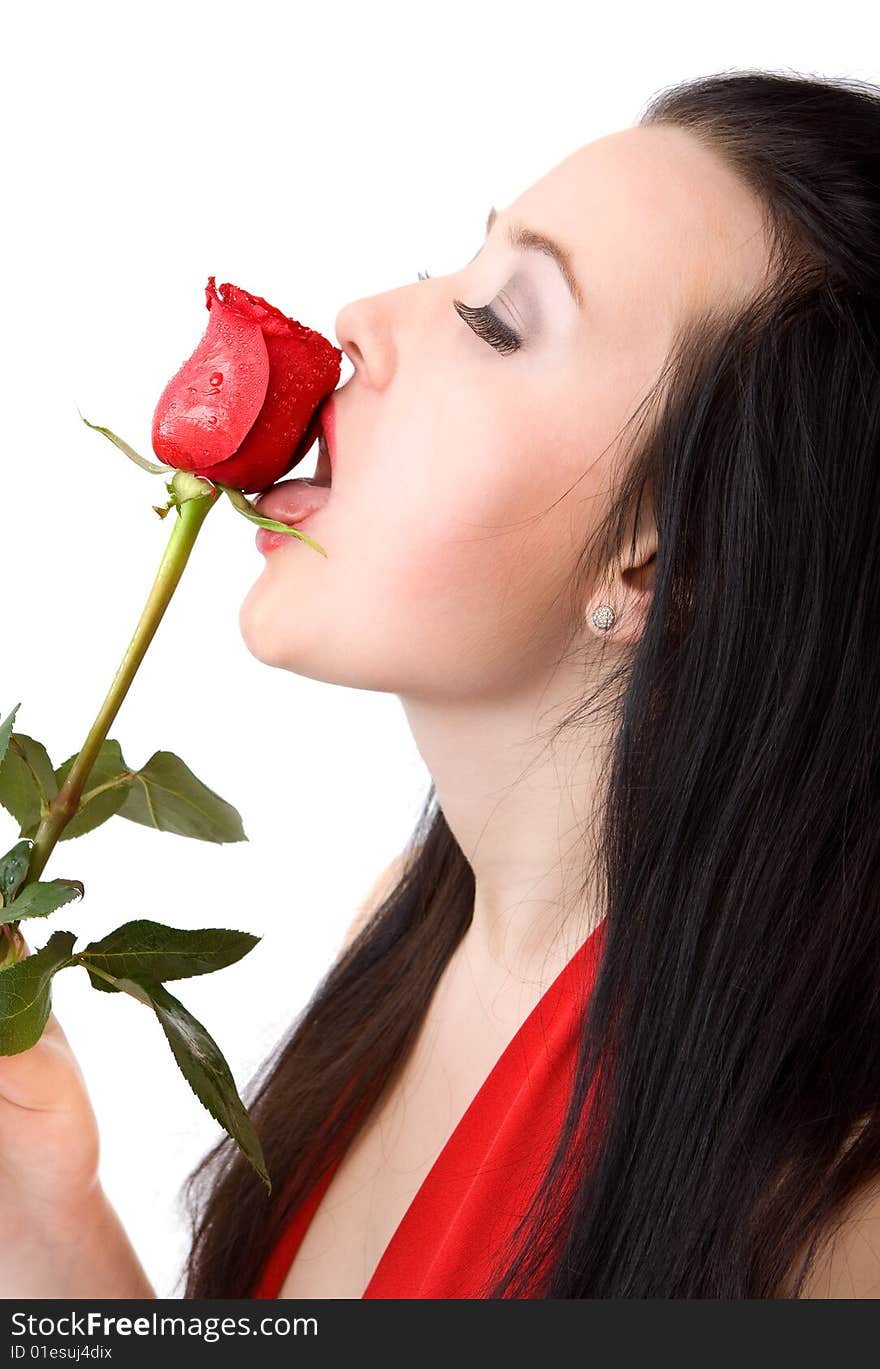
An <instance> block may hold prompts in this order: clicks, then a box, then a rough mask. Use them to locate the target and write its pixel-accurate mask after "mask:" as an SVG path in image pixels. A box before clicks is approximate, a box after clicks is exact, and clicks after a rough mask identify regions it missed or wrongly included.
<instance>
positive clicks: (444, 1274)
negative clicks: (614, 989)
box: [251, 918, 605, 1298]
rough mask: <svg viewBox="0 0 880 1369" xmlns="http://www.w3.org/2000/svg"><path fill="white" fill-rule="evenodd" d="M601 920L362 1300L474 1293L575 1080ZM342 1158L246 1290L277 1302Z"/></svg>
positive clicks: (454, 1142)
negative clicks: (584, 1009) (579, 1032)
mask: <svg viewBox="0 0 880 1369" xmlns="http://www.w3.org/2000/svg"><path fill="white" fill-rule="evenodd" d="M604 932H605V919H604V918H603V919H602V921H601V922H599V923H598V925H597V926H596V927H595V928H594V930H593V931H592V932H591V933H590V935H589V936H588V937H587V939H586V940H585V941H584V942H582V943H581V945H580V946H579V947H578V949H577V951H575V953H574V955H573V956H572V958H571V959H570V960H569V961H568V963H567V964H566V965H565V966H564V967H563V969H562V970H561V971H560V973H559V974H558V975H557V977H556V979H554V981H553V983H552V984H551V985H550V987H549V988H548V989H547V990H546V992H545V993H544V995H543V997H542V998H541V999H540V1000H539V1002H538V1003H537V1004H536V1005H535V1007H534V1008H533V1009H532V1011H531V1013H530V1014H529V1016H528V1017H527V1018H526V1020H525V1021H524V1022H523V1024H522V1026H521V1027H520V1028H519V1030H518V1031H517V1032H516V1034H515V1036H514V1037H513V1039H512V1040H511V1041H510V1042H509V1043H508V1045H507V1046H506V1047H505V1049H504V1051H503V1052H502V1054H501V1056H500V1057H499V1059H498V1060H497V1061H496V1063H495V1065H494V1066H493V1068H492V1070H491V1072H490V1073H489V1075H488V1077H487V1078H486V1079H485V1081H484V1082H483V1084H482V1085H481V1086H480V1088H479V1090H478V1091H477V1093H476V1095H475V1096H474V1098H473V1099H472V1100H471V1102H470V1104H469V1105H468V1108H467V1110H466V1112H465V1113H464V1115H463V1116H462V1118H461V1120H460V1121H459V1123H458V1125H457V1126H456V1128H455V1130H454V1131H453V1133H452V1135H451V1136H450V1137H449V1140H448V1141H447V1142H446V1144H445V1145H444V1147H443V1149H442V1150H441V1151H440V1154H439V1155H438V1157H437V1159H436V1160H435V1162H434V1165H433V1167H432V1168H431V1169H430V1170H429V1172H428V1174H427V1175H426V1177H425V1179H424V1180H423V1182H422V1185H421V1187H420V1188H419V1190H418V1191H417V1193H416V1195H415V1197H414V1198H413V1200H412V1202H411V1203H410V1205H409V1207H408V1208H407V1210H406V1212H405V1213H404V1214H403V1217H402V1218H401V1220H400V1223H399V1224H398V1226H397V1229H396V1230H395V1232H394V1234H393V1236H392V1237H391V1240H390V1241H389V1243H388V1245H387V1246H386V1248H385V1253H384V1254H383V1255H382V1258H381V1259H380V1260H379V1263H378V1265H377V1266H376V1269H375V1271H374V1273H373V1276H372V1278H371V1279H370V1282H369V1283H368V1285H367V1287H366V1289H365V1290H364V1293H363V1297H365V1298H473V1297H480V1296H481V1294H480V1293H479V1292H478V1291H477V1290H478V1289H479V1288H480V1286H481V1285H482V1283H483V1281H484V1280H485V1279H486V1278H487V1277H489V1275H490V1273H491V1271H492V1269H493V1268H494V1257H495V1256H496V1255H497V1246H498V1244H499V1242H501V1241H502V1240H504V1239H505V1238H506V1237H509V1236H510V1234H511V1233H512V1232H513V1230H514V1228H515V1226H516V1223H517V1221H518V1220H519V1219H520V1218H521V1217H522V1216H523V1214H524V1212H525V1209H526V1207H527V1204H528V1199H529V1198H531V1197H532V1196H533V1195H534V1192H535V1191H536V1189H537V1187H538V1184H539V1183H540V1181H541V1178H542V1177H543V1174H544V1172H545V1170H546V1167H547V1164H548V1163H549V1160H550V1158H551V1155H552V1150H553V1147H554V1145H555V1144H556V1141H557V1140H558V1137H559V1132H560V1129H561V1126H562V1120H563V1117H564V1115H565V1110H566V1107H567V1104H568V1100H569V1096H570V1091H571V1086H572V1083H573V1079H574V1068H575V1063H576V1058H577V1048H578V1043H579V1034H578V1027H579V1024H580V1017H581V1013H582V1011H583V1006H584V1003H585V1000H586V996H587V995H588V994H589V992H590V990H591V988H592V985H593V983H594V981H595V975H596V969H597V966H598V961H599V955H600V952H601V945H602V941H603V938H604ZM342 1158H343V1156H342V1155H340V1156H339V1157H338V1159H337V1161H336V1162H335V1163H334V1164H333V1165H332V1166H331V1167H330V1169H329V1170H328V1171H327V1172H326V1173H325V1174H324V1175H322V1177H321V1179H320V1180H319V1182H318V1183H317V1184H316V1185H315V1187H314V1188H313V1189H312V1191H311V1193H310V1194H309V1196H308V1197H307V1198H306V1199H305V1200H304V1201H303V1202H302V1203H301V1204H300V1206H299V1207H298V1209H297V1210H296V1211H295V1212H294V1214H293V1217H292V1218H291V1220H290V1222H289V1223H288V1225H287V1227H286V1229H285V1231H284V1232H283V1233H282V1236H281V1238H280V1240H279V1241H278V1242H277V1243H276V1245H275V1247H274V1249H273V1250H272V1252H271V1254H270V1255H269V1258H268V1260H267V1261H266V1264H265V1265H264V1267H263V1270H262V1273H261V1275H260V1278H259V1280H258V1282H257V1284H256V1286H255V1288H254V1291H253V1293H252V1294H251V1296H252V1297H254V1298H277V1297H278V1293H279V1291H280V1289H281V1286H282V1284H283V1283H284V1280H285V1278H286V1276H287V1272H288V1270H289V1268H290V1265H291V1264H292V1262H293V1258H294V1256H295V1255H296V1252H297V1250H298V1249H299V1247H300V1245H301V1243H302V1241H303V1238H304V1237H305V1234H306V1231H307V1230H308V1227H309V1223H310V1222H311V1219H312V1217H313V1216H314V1214H315V1211H316V1210H317V1207H318V1204H319V1203H320V1201H321V1198H322V1197H323V1195H324V1193H325V1191H326V1190H327V1188H328V1187H329V1184H330V1181H331V1179H332V1178H333V1175H334V1174H335V1172H336V1170H337V1168H338V1167H339V1164H341V1162H342Z"/></svg>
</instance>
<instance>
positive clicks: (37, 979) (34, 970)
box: [0, 932, 76, 1055]
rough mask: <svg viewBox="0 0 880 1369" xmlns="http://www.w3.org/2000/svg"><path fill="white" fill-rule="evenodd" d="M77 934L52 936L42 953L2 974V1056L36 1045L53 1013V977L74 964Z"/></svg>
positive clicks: (12, 966) (0, 1005) (0, 972)
mask: <svg viewBox="0 0 880 1369" xmlns="http://www.w3.org/2000/svg"><path fill="white" fill-rule="evenodd" d="M75 941H76V933H75V932H53V933H52V935H51V937H50V938H49V940H48V941H47V943H46V945H45V946H43V947H42V948H41V949H40V950H39V951H34V952H32V954H31V955H26V956H25V958H24V960H18V961H16V963H15V964H14V965H7V966H6V968H5V969H3V970H0V1055H18V1054H19V1053H20V1052H21V1051H26V1050H28V1049H29V1047H31V1046H33V1045H35V1044H36V1042H37V1041H39V1039H40V1037H41V1036H42V1034H43V1028H44V1027H45V1025H46V1019H47V1018H48V1016H49V1013H50V1011H51V1009H52V976H53V975H54V974H55V973H57V971H58V970H61V969H63V968H64V966H65V965H69V964H71V962H72V955H71V953H72V951H73V943H74V942H75Z"/></svg>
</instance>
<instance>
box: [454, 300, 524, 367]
mask: <svg viewBox="0 0 880 1369" xmlns="http://www.w3.org/2000/svg"><path fill="white" fill-rule="evenodd" d="M452 306H453V308H454V309H455V312H456V313H457V314H458V315H459V317H460V318H463V319H464V321H465V323H466V324H467V326H468V327H469V328H471V329H473V331H474V332H475V333H476V334H477V335H478V336H479V337H481V338H483V339H484V340H485V341H486V342H488V343H489V345H490V347H494V348H495V350H496V352H501V353H502V354H507V353H509V352H515V351H517V350H518V348H520V347H521V346H522V338H521V337H520V335H519V333H515V332H514V330H513V329H512V328H510V327H509V326H508V325H507V324H506V323H504V322H503V320H502V319H500V318H499V317H498V315H497V314H495V313H493V312H492V310H491V309H490V308H489V306H488V304H483V305H480V306H479V307H476V306H473V305H470V304H463V303H462V302H461V300H460V299H456V300H453V301H452Z"/></svg>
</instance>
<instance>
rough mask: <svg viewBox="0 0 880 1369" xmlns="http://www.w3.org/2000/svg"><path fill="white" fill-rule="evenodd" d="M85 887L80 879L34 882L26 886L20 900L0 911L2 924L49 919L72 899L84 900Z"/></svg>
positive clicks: (15, 900) (17, 899)
mask: <svg viewBox="0 0 880 1369" xmlns="http://www.w3.org/2000/svg"><path fill="white" fill-rule="evenodd" d="M84 893H85V888H84V886H83V885H82V884H81V883H80V881H79V880H78V879H49V880H46V881H45V882H44V883H41V882H40V881H39V880H34V882H33V884H26V885H25V887H24V888H23V889H22V891H21V893H20V894H19V895H18V898H16V899H13V901H12V903H9V904H7V906H6V907H5V908H2V909H0V922H15V921H16V920H17V919H18V918H20V917H47V916H48V914H49V913H54V912H55V910H56V909H57V908H62V907H63V906H64V904H65V903H69V902H70V900H71V899H72V898H82V896H83V894H84Z"/></svg>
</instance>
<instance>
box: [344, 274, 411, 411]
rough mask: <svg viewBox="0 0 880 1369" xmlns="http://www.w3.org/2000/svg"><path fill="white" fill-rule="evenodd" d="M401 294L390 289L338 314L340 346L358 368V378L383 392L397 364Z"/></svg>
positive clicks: (353, 304)
mask: <svg viewBox="0 0 880 1369" xmlns="http://www.w3.org/2000/svg"><path fill="white" fill-rule="evenodd" d="M401 293H402V292H401V291H397V290H389V291H386V292H385V293H384V294H381V295H369V296H366V297H365V298H364V299H358V300H354V301H353V302H352V303H351V304H346V305H345V307H344V308H343V309H340V311H339V313H338V314H337V315H336V322H335V325H334V326H335V330H336V339H337V341H338V343H339V346H340V347H341V348H342V350H343V352H345V354H346V356H347V357H348V359H349V361H350V362H351V364H352V365H353V366H354V369H355V377H356V378H359V379H360V381H361V383H362V384H364V385H369V386H370V387H371V388H372V389H376V390H381V389H384V388H385V386H386V385H388V383H389V382H390V380H391V377H392V376H393V374H394V368H395V365H396V363H397V342H396V338H397V329H396V326H395V309H396V308H397V307H398V306H397V303H396V300H397V297H399V296H400V294H401Z"/></svg>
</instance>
